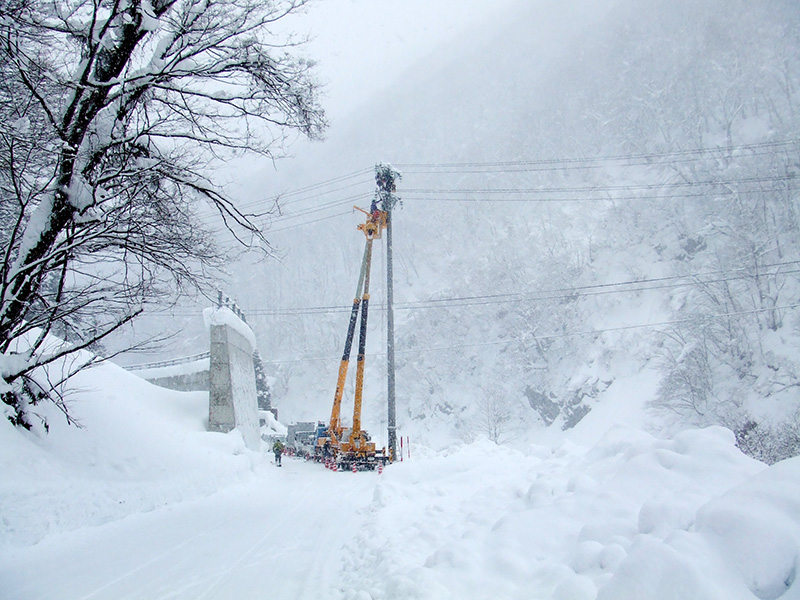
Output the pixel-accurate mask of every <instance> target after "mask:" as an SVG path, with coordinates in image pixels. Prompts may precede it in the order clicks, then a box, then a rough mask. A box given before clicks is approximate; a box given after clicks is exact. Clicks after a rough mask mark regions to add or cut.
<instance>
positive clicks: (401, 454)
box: [400, 435, 403, 462]
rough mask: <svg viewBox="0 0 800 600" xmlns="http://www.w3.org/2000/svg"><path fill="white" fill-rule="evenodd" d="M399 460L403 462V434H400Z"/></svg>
mask: <svg viewBox="0 0 800 600" xmlns="http://www.w3.org/2000/svg"><path fill="white" fill-rule="evenodd" d="M400 462H403V436H402V435H401V436H400Z"/></svg>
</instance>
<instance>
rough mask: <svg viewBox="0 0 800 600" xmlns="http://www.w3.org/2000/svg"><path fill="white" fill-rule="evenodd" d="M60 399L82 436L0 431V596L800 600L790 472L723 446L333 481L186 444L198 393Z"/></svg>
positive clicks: (658, 447)
mask: <svg viewBox="0 0 800 600" xmlns="http://www.w3.org/2000/svg"><path fill="white" fill-rule="evenodd" d="M76 385H77V386H78V387H79V388H80V391H76V392H75V393H74V396H73V397H72V401H73V404H72V407H73V410H74V413H75V415H76V416H78V417H79V418H80V420H81V423H82V425H83V428H82V429H76V428H68V427H66V426H65V425H63V423H62V422H57V420H56V419H55V418H54V417H52V416H51V432H50V434H48V435H44V434H41V435H40V434H36V433H28V432H24V431H18V430H15V429H14V428H12V427H11V426H10V424H8V423H7V422H5V420H3V422H2V423H0V447H2V450H3V451H2V453H1V454H0V468H2V473H3V477H2V478H0V515H2V516H1V518H0V550H2V551H0V581H2V582H3V588H2V589H3V593H2V596H3V597H4V598H10V599H15V598H19V599H20V600H21V599H23V598H24V599H25V600H35V599H37V598H41V599H45V598H60V599H64V600H70V599H72V598H75V599H77V598H87V597H91V598H95V599H99V598H109V599H112V598H113V599H115V600H119V599H120V598H131V599H133V598H148V599H158V598H173V599H175V598H185V599H187V600H188V599H192V600H196V599H197V598H237V599H249V598H253V599H256V598H259V599H260V598H264V597H265V594H267V595H269V596H270V597H272V596H273V594H274V595H275V596H278V597H283V598H287V599H292V600H294V599H304V598H309V599H311V598H313V599H315V600H318V599H319V598H345V599H349V600H366V599H370V598H371V599H373V600H378V599H381V600H388V599H397V600H400V599H403V600H406V599H412V598H418V599H428V598H429V599H436V600H439V599H446V598H458V599H459V600H472V599H475V600H478V599H489V598H491V599H492V600H495V599H506V598H508V599H515V598H520V599H522V598H526V599H530V598H554V599H561V600H567V599H568V600H584V599H585V600H594V599H598V600H628V599H630V600H633V599H636V600H642V599H647V600H659V599H663V600H667V599H677V598H680V599H682V600H683V599H685V598H692V599H693V600H694V599H708V600H711V599H715V600H716V599H721V598H725V599H726V600H729V599H733V600H737V599H743V600H744V599H750V600H752V599H754V598H758V599H761V600H771V599H776V598H784V599H789V598H800V583H795V578H796V572H797V567H798V557H800V458H798V459H792V460H789V461H784V462H783V463H779V464H777V465H775V466H773V467H769V468H767V467H766V466H765V465H763V464H761V463H758V462H756V461H753V460H751V459H749V458H747V457H745V456H744V455H742V454H741V453H740V452H739V451H738V450H737V449H736V447H735V445H734V442H733V437H732V435H731V434H730V432H728V431H727V430H724V429H719V428H712V429H706V430H697V431H687V432H683V433H681V434H679V435H677V436H675V437H674V439H671V440H664V439H657V438H654V437H652V436H650V435H649V434H646V433H643V432H641V431H638V430H636V429H625V428H620V427H616V428H612V429H610V430H609V431H608V432H607V433H606V434H605V435H603V436H598V438H599V441H596V439H591V441H590V442H587V446H581V445H577V444H575V443H572V442H569V441H565V440H562V441H559V442H555V443H554V444H553V446H552V447H549V446H547V447H545V446H531V447H530V448H528V449H527V450H526V451H524V452H522V451H517V450H512V449H509V448H506V447H502V446H497V445H495V444H492V443H490V442H488V441H486V440H479V441H477V442H475V443H472V444H468V445H460V446H454V447H452V448H449V449H446V450H436V451H434V450H428V449H426V448H422V447H419V446H415V447H414V448H413V453H412V457H411V460H406V461H404V462H403V463H398V464H395V465H392V466H390V467H389V468H387V469H386V470H385V471H384V473H383V474H380V475H379V474H378V473H375V472H372V473H358V474H353V473H332V472H330V471H326V470H325V469H323V468H322V467H320V466H318V465H313V464H305V463H303V462H301V461H299V460H293V459H287V460H285V461H284V466H283V468H281V469H276V468H274V467H273V466H272V465H271V464H270V457H269V454H268V452H266V450H267V449H263V450H265V452H262V453H256V452H250V451H248V450H246V449H245V448H244V444H243V443H242V440H241V436H239V435H237V434H236V433H232V434H228V435H223V434H218V433H208V432H206V431H204V419H205V415H206V411H207V403H206V399H205V398H204V395H203V394H194V393H179V392H170V391H164V390H159V389H158V388H154V387H153V386H150V385H149V384H147V383H146V382H143V381H141V380H139V379H138V378H136V377H134V376H132V375H130V374H128V373H125V372H124V371H122V370H120V369H118V368H116V367H114V366H113V365H104V366H101V367H99V368H96V369H92V370H91V371H88V372H86V373H83V374H81V375H80V376H79V378H78V379H77V380H76ZM597 422H598V423H599V422H601V421H600V420H598V421H597ZM586 425H587V426H588V422H587V424H586ZM583 439H587V440H588V439H589V437H588V436H587V437H584V438H583Z"/></svg>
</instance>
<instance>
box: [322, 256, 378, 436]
mask: <svg viewBox="0 0 800 600" xmlns="http://www.w3.org/2000/svg"><path fill="white" fill-rule="evenodd" d="M369 246H370V240H367V245H366V246H365V247H364V257H363V258H362V259H361V274H360V275H359V276H358V287H357V288H356V296H355V299H354V300H353V308H352V310H351V311H350V323H349V325H348V327H347V338H346V339H345V342H344V352H343V353H342V362H341V363H340V364H339V377H338V379H337V380H336V392H335V394H334V397H333V408H332V409H331V420H330V421H328V423H329V427H330V430H331V433H332V434H334V435H335V436H336V438H337V439H339V438H340V437H341V434H342V425H341V418H340V414H341V410H342V395H343V394H344V382H345V380H346V379H347V368H348V365H349V364H350V352H351V350H352V347H353V336H354V335H355V331H356V321H357V320H358V309H359V305H360V304H361V290H362V289H363V287H364V279H365V277H366V272H367V269H368V267H367V251H368V249H369V248H368V247H369Z"/></svg>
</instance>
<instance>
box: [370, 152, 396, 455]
mask: <svg viewBox="0 0 800 600" xmlns="http://www.w3.org/2000/svg"><path fill="white" fill-rule="evenodd" d="M400 178H401V175H400V173H399V172H398V171H395V170H394V169H393V168H392V167H391V166H390V165H387V164H383V163H378V164H377V165H375V183H376V184H377V186H378V191H377V196H378V198H377V199H378V201H380V202H381V204H382V208H383V210H384V211H385V212H386V370H387V373H388V390H387V395H386V396H387V401H388V415H387V417H388V418H387V422H388V446H389V455H390V456H391V457H392V460H393V461H394V460H396V459H397V419H396V403H395V378H394V276H393V263H392V209H393V208H394V206H395V204H397V202H398V198H397V196H395V195H394V192H395V191H397V181H399V180H400Z"/></svg>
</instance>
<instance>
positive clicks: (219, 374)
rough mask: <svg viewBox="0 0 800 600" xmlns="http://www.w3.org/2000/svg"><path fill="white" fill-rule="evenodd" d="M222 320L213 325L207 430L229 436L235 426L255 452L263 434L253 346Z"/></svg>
mask: <svg viewBox="0 0 800 600" xmlns="http://www.w3.org/2000/svg"><path fill="white" fill-rule="evenodd" d="M221 310H227V309H221ZM222 321H223V324H214V323H213V322H212V324H211V326H210V329H211V359H210V366H209V398H208V400H209V401H208V428H209V429H210V430H211V431H221V432H224V433H227V432H228V431H231V430H232V429H233V428H234V427H235V428H236V429H238V430H239V431H240V432H241V433H242V436H243V437H244V441H245V444H246V445H247V447H248V448H250V449H252V450H256V449H258V447H259V445H260V443H261V435H260V430H259V423H258V396H257V393H256V376H255V370H254V369H253V344H252V341H251V339H248V337H246V336H244V335H242V333H241V332H240V331H237V328H234V327H231V326H230V325H228V324H226V323H224V320H222ZM245 327H246V326H245Z"/></svg>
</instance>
